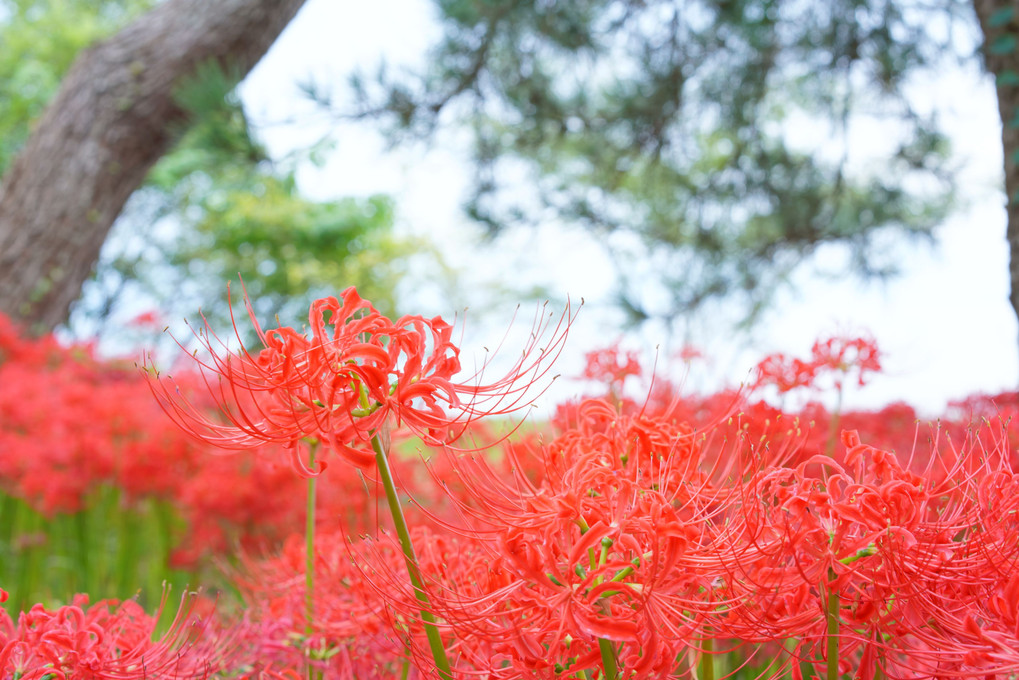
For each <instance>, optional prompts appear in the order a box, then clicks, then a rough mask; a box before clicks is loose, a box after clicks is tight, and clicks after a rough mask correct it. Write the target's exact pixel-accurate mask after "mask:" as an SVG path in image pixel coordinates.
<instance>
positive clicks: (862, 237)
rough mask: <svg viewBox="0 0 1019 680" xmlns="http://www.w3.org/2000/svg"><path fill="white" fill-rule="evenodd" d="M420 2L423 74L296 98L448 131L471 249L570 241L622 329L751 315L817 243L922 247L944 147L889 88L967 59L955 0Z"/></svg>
mask: <svg viewBox="0 0 1019 680" xmlns="http://www.w3.org/2000/svg"><path fill="white" fill-rule="evenodd" d="M435 5H436V9H437V12H438V14H439V17H440V20H441V22H442V26H443V29H444V35H443V38H442V40H441V41H440V42H439V43H438V44H437V45H436V46H435V47H434V49H433V51H432V53H431V56H430V59H429V60H428V63H427V67H425V68H424V69H422V70H421V71H420V72H417V73H408V72H406V71H402V72H396V71H394V70H393V69H391V68H388V67H387V66H386V65H385V64H383V65H382V66H381V67H380V68H379V71H378V73H376V74H365V73H362V74H358V75H356V76H355V77H354V78H353V79H352V81H351V82H352V86H353V92H354V94H355V96H356V101H357V104H356V106H355V107H353V110H351V107H350V105H349V103H348V102H347V101H346V99H347V98H348V95H347V93H346V92H344V94H343V96H342V97H339V96H337V94H336V92H337V91H336V90H334V89H332V88H331V87H330V86H329V85H328V84H321V83H320V84H317V85H316V86H313V87H312V88H310V89H311V91H312V94H313V96H314V97H315V98H316V99H318V100H319V101H320V102H322V103H323V104H325V105H327V106H329V107H330V108H331V109H332V110H335V111H337V112H342V113H343V115H345V116H350V115H353V116H355V117H359V118H367V119H373V120H377V121H380V122H381V123H382V125H383V127H384V128H385V129H386V130H387V131H388V133H389V134H390V135H392V136H393V138H394V139H395V140H397V141H399V140H401V139H403V138H405V137H407V136H413V137H420V136H428V135H430V134H432V133H433V132H434V131H435V130H436V129H437V128H438V127H440V126H442V125H444V124H456V125H466V126H469V128H470V129H471V130H473V140H474V144H473V153H474V161H475V163H476V165H477V173H476V177H477V179H476V183H475V186H474V189H473V195H472V197H471V198H470V200H469V202H468V204H467V211H468V213H469V214H470V215H471V216H472V217H473V218H474V219H476V220H478V221H479V222H481V223H482V224H484V225H486V226H487V228H488V230H489V233H490V234H492V235H496V234H499V233H501V232H503V231H504V230H505V229H507V228H509V227H511V226H512V225H518V224H521V223H537V222H539V221H543V220H544V221H547V220H556V219H560V220H565V221H567V222H572V223H576V224H581V225H584V226H586V227H588V228H589V229H590V230H591V232H592V233H594V234H597V235H598V237H599V238H600V239H601V240H602V242H603V243H605V244H606V246H607V249H608V252H609V253H610V254H611V256H612V257H613V259H614V260H615V262H616V268H617V270H618V274H619V278H620V281H621V283H622V286H621V290H620V303H621V304H622V305H623V307H624V309H626V310H628V311H629V312H630V316H631V319H632V320H633V321H635V322H639V321H641V320H643V319H645V318H647V317H648V316H659V317H666V318H674V317H676V316H677V315H679V314H685V313H687V312H689V311H690V310H692V309H696V308H697V307H699V306H700V305H702V304H703V303H705V302H707V301H709V300H713V299H717V298H722V297H725V298H728V299H731V298H736V299H739V300H742V301H743V302H744V303H745V305H746V306H745V308H744V309H745V311H746V313H747V315H748V316H749V317H750V318H753V317H754V315H755V314H756V313H757V312H758V311H759V310H760V309H761V308H762V305H763V304H765V303H766V302H767V300H768V298H769V296H770V294H771V293H772V292H773V291H774V290H775V289H776V288H777V287H778V286H780V285H781V284H782V282H783V281H785V280H786V279H787V277H788V276H789V274H790V273H791V272H792V271H793V270H794V269H795V268H796V267H798V266H799V265H800V264H801V263H802V262H803V261H804V260H805V258H807V257H808V256H810V255H811V254H813V253H815V252H817V251H819V250H821V249H822V248H824V247H825V246H826V245H828V244H840V245H842V246H845V250H844V251H843V252H845V253H847V254H848V255H847V257H845V258H844V271H849V272H855V273H858V274H862V275H864V276H879V277H880V276H886V275H888V274H891V273H894V271H895V269H896V264H897V260H898V259H899V258H900V257H902V249H901V248H894V247H889V246H890V245H894V243H895V239H894V238H893V236H894V235H901V234H905V235H907V236H911V237H920V238H923V239H929V238H930V236H931V232H932V229H933V228H934V227H936V226H937V225H938V224H939V223H940V222H941V221H942V219H943V218H944V217H945V215H946V214H947V212H948V211H949V210H950V208H951V206H952V203H953V194H954V183H953V173H952V164H951V160H950V157H949V145H948V140H947V138H946V136H945V134H944V133H943V132H942V130H941V129H940V127H939V125H938V121H937V115H936V112H935V111H929V110H928V111H924V110H920V108H919V107H917V105H916V98H915V97H912V96H910V89H911V87H912V88H915V87H916V84H917V82H919V81H920V80H921V79H923V78H924V77H930V76H931V74H932V73H933V70H934V69H936V68H938V67H940V66H943V65H945V64H946V63H950V62H952V61H953V60H954V61H956V63H958V62H959V61H960V60H963V59H965V58H967V57H969V56H972V55H973V54H974V51H975V50H976V48H977V47H978V46H979V44H980V39H979V38H980V36H979V29H978V27H977V25H976V22H975V21H974V16H973V7H972V5H971V4H970V3H968V2H963V1H960V0H935V1H934V2H925V3H914V2H910V1H908V0H898V1H894V0H833V1H831V2H802V1H800V0H724V1H718V0H712V1H706V0H687V1H685V2H673V1H667V0H658V1H655V0H651V1H647V0H639V1H638V0H573V1H569V2H543V1H537V2H535V1H531V2H495V1H492V0H437V2H436V3H435ZM864 130H869V131H871V132H869V133H868V132H864ZM873 131H876V136H875V134H874V132H873ZM868 134H869V135H870V139H869V140H868V142H870V143H871V145H872V146H874V150H873V151H864V150H862V149H860V148H859V144H858V143H859V141H860V139H861V135H868Z"/></svg>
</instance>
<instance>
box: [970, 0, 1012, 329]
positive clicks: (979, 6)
mask: <svg viewBox="0 0 1019 680" xmlns="http://www.w3.org/2000/svg"><path fill="white" fill-rule="evenodd" d="M973 8H974V9H975V10H976V14H977V20H978V21H979V22H980V29H981V30H982V31H983V34H984V45H983V55H984V63H985V65H986V66H987V70H988V71H989V72H990V73H991V74H992V75H993V76H994V78H995V82H996V84H997V88H996V90H997V93H998V114H999V115H1000V116H1001V144H1002V149H1003V150H1004V152H1005V201H1006V210H1007V212H1008V227H1007V230H1006V238H1007V239H1008V253H1009V259H1008V271H1009V275H1010V281H1011V284H1012V290H1011V293H1010V295H1009V301H1010V302H1011V303H1012V310H1013V311H1014V312H1015V315H1016V318H1017V319H1019V2H1016V1H1015V0H1012V1H1011V2H1002V0H973Z"/></svg>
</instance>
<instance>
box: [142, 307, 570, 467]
mask: <svg viewBox="0 0 1019 680" xmlns="http://www.w3.org/2000/svg"><path fill="white" fill-rule="evenodd" d="M245 303H246V305H247V308H248V311H249V315H250V317H251V321H252V323H253V325H254V327H255V331H256V333H257V335H258V338H259V339H260V340H261V342H262V344H263V348H262V349H261V350H260V351H258V352H257V353H251V352H249V351H248V350H246V349H245V348H244V347H243V344H242V345H241V348H240V350H239V351H236V352H234V351H230V350H229V349H227V346H226V344H225V343H223V342H221V341H220V340H219V338H218V337H217V336H216V335H215V334H214V333H213V332H212V331H211V329H210V328H209V327H208V325H207V324H206V325H205V326H204V327H203V328H201V329H199V330H198V331H197V332H196V334H195V335H196V337H197V338H198V340H199V342H200V343H201V344H202V346H203V350H204V354H203V355H202V356H201V357H199V356H198V355H197V354H196V359H197V360H198V361H199V362H200V366H201V368H202V369H203V374H204V375H206V378H207V386H208V388H209V391H210V392H211V393H212V394H213V397H214V399H215V402H216V406H217V407H218V409H217V410H218V414H217V416H209V415H208V411H207V409H204V408H202V407H200V406H197V405H195V404H191V403H189V402H188V401H187V400H186V399H185V398H184V397H183V395H182V393H181V391H180V390H179V389H177V386H176V385H175V384H174V383H173V382H172V380H171V379H169V378H162V379H159V376H158V373H155V376H156V378H157V379H156V380H155V381H154V382H153V386H154V390H155V392H156V394H157V396H159V397H160V401H161V403H162V404H163V406H164V408H165V410H166V411H167V413H168V414H169V415H170V416H171V418H173V419H174V420H175V421H176V422H177V423H178V424H179V425H180V426H181V427H182V428H183V429H185V430H186V431H188V432H190V433H191V434H192V435H194V436H195V437H197V438H198V439H201V440H203V441H206V442H208V443H209V444H212V445H213V446H216V447H218V448H222V449H236V450H243V449H248V448H251V447H253V446H257V445H260V444H264V443H275V444H282V445H284V446H287V447H290V448H291V450H292V451H293V456H292V461H293V463H294V466H295V469H297V470H298V472H300V473H301V474H304V475H311V474H315V473H317V472H319V471H320V470H321V468H320V469H319V470H311V469H309V468H308V467H307V466H306V465H305V464H304V462H303V459H302V458H301V455H300V453H299V451H298V447H297V444H298V443H299V442H300V441H302V440H310V441H316V442H320V443H322V444H324V445H326V446H328V447H329V448H330V449H332V450H333V451H335V452H336V453H338V454H339V455H340V456H341V457H342V458H343V459H345V460H346V461H347V462H349V463H352V464H353V465H355V466H357V467H359V468H362V469H368V468H371V467H372V466H373V465H374V464H375V458H374V456H375V454H374V452H373V451H372V448H371V445H370V441H371V438H372V437H373V436H375V435H376V434H377V433H381V432H385V431H386V430H387V429H388V428H389V427H392V428H394V429H395V428H400V427H405V428H408V429H409V430H410V431H412V432H413V433H415V434H417V435H419V436H420V437H421V438H422V439H423V440H424V441H425V442H426V443H428V444H435V445H438V444H443V443H448V442H450V441H452V440H454V439H456V438H457V437H458V436H459V434H460V433H462V432H463V430H464V429H465V428H466V426H467V425H468V424H469V423H470V422H471V421H473V420H475V419H477V418H479V417H481V416H491V415H501V414H506V413H510V412H512V411H515V410H517V409H519V408H521V407H523V406H526V405H528V404H529V403H530V401H529V400H528V399H527V397H526V396H525V395H528V394H529V392H530V389H529V388H530V387H531V386H532V385H533V384H534V383H536V382H540V381H541V380H542V379H543V378H544V377H545V376H546V374H547V372H548V371H549V370H550V367H551V365H552V363H553V361H554V359H555V357H556V356H557V355H558V353H559V352H560V351H561V350H562V344H563V342H564V341H565V338H566V335H567V333H566V330H567V329H568V326H569V321H570V315H569V309H567V312H566V313H565V314H564V315H563V316H562V317H561V318H560V319H559V322H558V326H556V327H555V328H554V329H552V332H551V334H550V338H548V339H549V344H548V345H547V346H545V347H539V345H538V343H539V341H540V340H541V339H543V338H545V337H546V332H545V331H547V330H548V326H549V325H550V323H551V321H552V316H548V317H546V316H544V315H542V316H540V317H538V318H537V319H536V327H535V328H534V331H533V332H532V334H531V344H530V345H529V346H528V347H526V348H525V349H524V351H523V352H522V353H521V355H520V358H519V359H518V360H517V362H516V363H515V364H514V365H513V366H512V367H511V368H510V370H509V371H507V373H506V374H505V375H504V376H503V377H502V378H500V379H497V380H495V381H494V382H491V383H487V384H486V383H483V382H482V381H483V380H484V378H485V375H484V373H485V368H486V367H482V369H481V370H480V371H478V372H477V373H476V374H475V375H474V376H472V377H470V378H469V379H468V380H466V381H464V382H454V380H453V378H454V376H456V375H457V374H458V373H459V372H460V369H461V365H460V358H459V354H460V351H459V349H458V348H457V347H456V345H454V344H453V342H452V333H453V327H452V326H451V325H450V324H448V323H446V322H445V321H444V320H443V319H442V318H441V317H435V318H432V319H425V318H424V317H421V316H403V317H400V318H399V319H397V320H396V321H392V320H390V319H388V318H387V317H385V316H383V315H382V314H380V313H379V312H378V310H376V309H375V308H374V307H373V306H372V305H371V303H369V302H368V301H366V300H364V299H362V298H361V297H360V296H359V295H358V294H357V291H356V290H355V289H354V288H349V289H347V290H346V291H345V292H344V293H343V294H342V296H341V297H340V298H335V297H327V298H322V299H320V300H316V301H315V302H314V303H313V304H312V305H311V309H310V312H309V318H308V331H307V332H306V333H301V332H298V331H297V330H295V329H294V328H292V327H284V326H281V327H279V328H275V329H272V330H269V331H264V330H263V329H262V327H261V326H260V325H259V324H258V321H257V320H256V319H255V315H254V312H253V310H252V309H251V305H250V303H249V302H248V300H247V298H245ZM235 331H237V329H236V323H235ZM309 333H310V335H309ZM235 334H236V335H237V340H238V342H240V333H239V332H237V333H235ZM533 396H534V395H533V394H531V395H530V397H531V398H533Z"/></svg>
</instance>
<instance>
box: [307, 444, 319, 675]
mask: <svg viewBox="0 0 1019 680" xmlns="http://www.w3.org/2000/svg"><path fill="white" fill-rule="evenodd" d="M317 447H318V442H317V441H312V442H311V443H310V444H309V445H308V468H309V469H313V468H314V467H315V449H316V448H317ZM317 480H318V477H315V476H312V477H308V509H307V512H306V518H305V525H304V550H305V552H304V635H305V637H306V638H307V640H306V641H305V644H306V645H308V650H307V653H308V654H309V659H308V678H312V677H313V675H312V666H311V658H310V653H311V647H310V645H311V635H312V633H313V632H314V626H313V625H312V622H313V621H314V620H315V482H316V481H317Z"/></svg>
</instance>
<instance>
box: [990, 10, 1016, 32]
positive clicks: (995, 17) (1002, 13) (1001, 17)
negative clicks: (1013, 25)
mask: <svg viewBox="0 0 1019 680" xmlns="http://www.w3.org/2000/svg"><path fill="white" fill-rule="evenodd" d="M1014 14H1015V10H1014V9H1012V8H1011V7H1002V8H1001V9H996V10H994V11H993V12H991V16H989V17H988V18H987V25H988V26H990V27H991V28H1001V27H1002V26H1004V25H1005V24H1007V23H1008V22H1010V21H1012V16H1013V15H1014Z"/></svg>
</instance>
